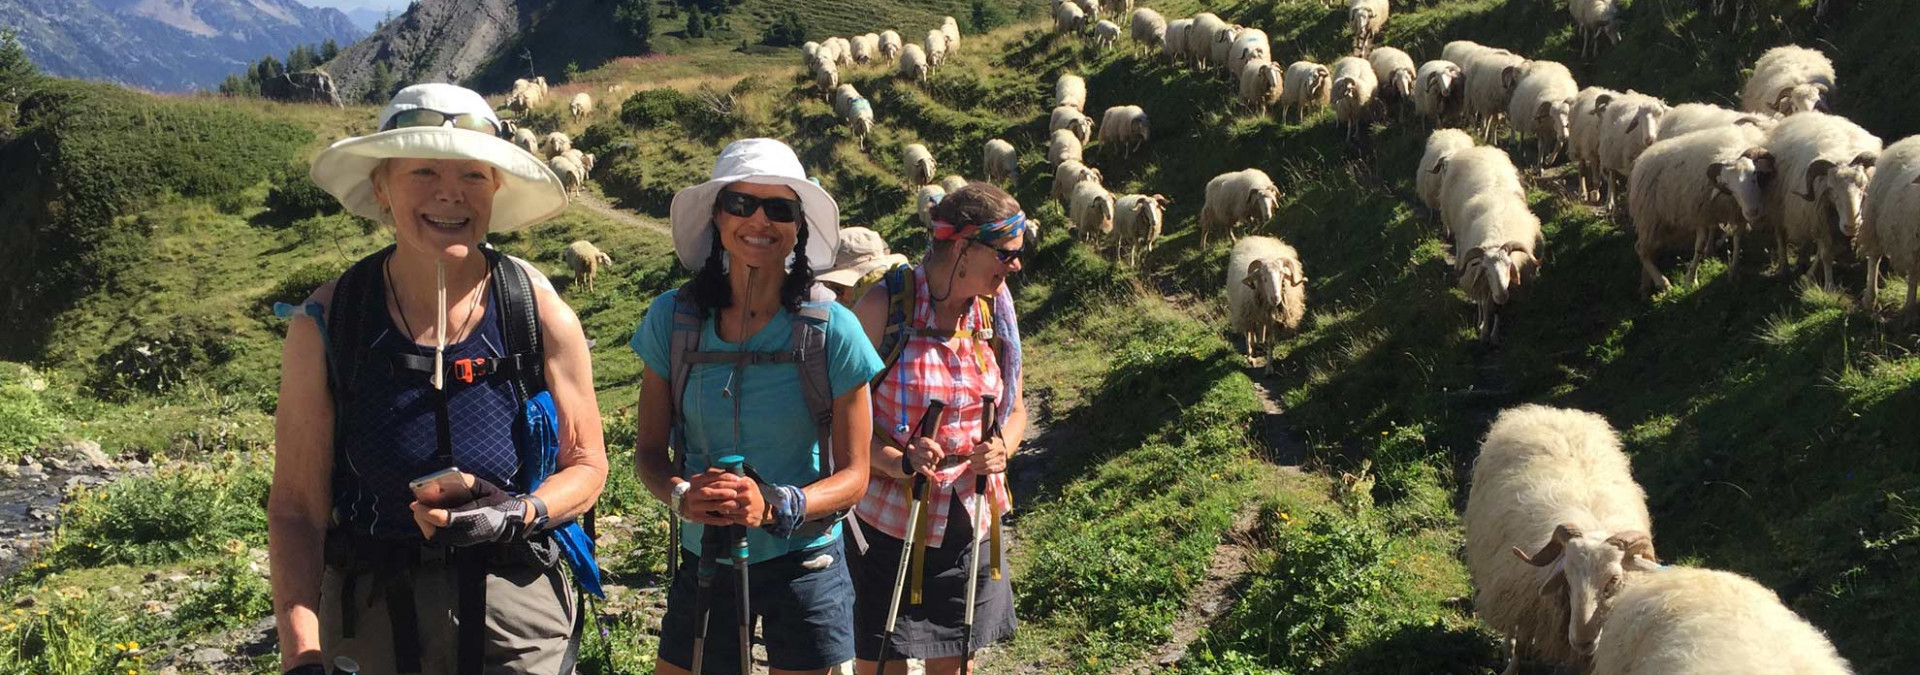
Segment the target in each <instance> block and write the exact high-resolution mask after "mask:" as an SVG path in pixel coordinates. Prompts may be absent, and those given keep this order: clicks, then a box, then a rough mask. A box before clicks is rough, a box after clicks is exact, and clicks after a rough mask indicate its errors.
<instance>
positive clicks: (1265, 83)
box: [1260, 62, 1281, 91]
mask: <svg viewBox="0 0 1920 675" xmlns="http://www.w3.org/2000/svg"><path fill="white" fill-rule="evenodd" d="M1280 81H1281V76H1280V65H1279V64H1276V63H1273V62H1267V63H1264V64H1261V66H1260V88H1261V89H1264V90H1267V91H1279V90H1280Z"/></svg>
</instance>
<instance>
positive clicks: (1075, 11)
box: [1053, 2, 1087, 35]
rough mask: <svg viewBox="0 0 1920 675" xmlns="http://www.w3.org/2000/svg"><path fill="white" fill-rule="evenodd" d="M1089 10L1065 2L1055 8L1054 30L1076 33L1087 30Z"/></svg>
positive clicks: (1070, 33) (1068, 33) (1069, 33)
mask: <svg viewBox="0 0 1920 675" xmlns="http://www.w3.org/2000/svg"><path fill="white" fill-rule="evenodd" d="M1086 25H1087V11H1086V10H1084V9H1081V8H1080V6H1079V5H1076V4H1073V3H1070V2H1069V3H1065V4H1061V5H1057V6H1055V7H1054V8H1053V30H1054V32H1056V33H1063V34H1067V35H1075V34H1079V33H1080V32H1082V31H1084V30H1086Z"/></svg>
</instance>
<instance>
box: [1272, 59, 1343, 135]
mask: <svg viewBox="0 0 1920 675" xmlns="http://www.w3.org/2000/svg"><path fill="white" fill-rule="evenodd" d="M1328 74H1329V73H1328V71H1327V67H1326V66H1323V65H1320V64H1318V63H1314V62H1312V61H1295V62H1293V64H1292V65H1289V66H1287V73H1286V81H1285V82H1284V83H1282V84H1281V86H1280V123H1282V124H1285V123H1286V121H1287V113H1288V112H1289V111H1293V110H1299V111H1300V113H1299V117H1298V119H1299V121H1300V122H1303V123H1304V122H1306V121H1307V115H1308V114H1309V113H1312V112H1314V111H1317V110H1319V109H1320V108H1322V107H1324V106H1326V105H1327V104H1328V103H1331V102H1332V101H1333V88H1332V86H1331V85H1332V83H1333V82H1332V79H1333V78H1331V77H1328Z"/></svg>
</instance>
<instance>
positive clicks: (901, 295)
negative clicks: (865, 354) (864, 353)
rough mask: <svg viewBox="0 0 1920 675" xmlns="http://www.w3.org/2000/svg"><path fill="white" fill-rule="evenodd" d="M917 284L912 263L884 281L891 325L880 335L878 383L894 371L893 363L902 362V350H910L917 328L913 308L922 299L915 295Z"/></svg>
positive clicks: (892, 271) (874, 377)
mask: <svg viewBox="0 0 1920 675" xmlns="http://www.w3.org/2000/svg"><path fill="white" fill-rule="evenodd" d="M916 286H917V284H915V283H914V279H913V267H912V266H911V265H900V266H897V267H894V268H893V269H891V270H888V271H887V275H886V276H885V277H882V278H881V280H880V287H881V290H884V291H886V293H887V327H886V328H885V329H884V330H882V332H881V334H880V350H879V352H880V363H881V366H880V372H878V373H874V375H873V381H874V382H880V381H881V380H885V379H887V373H890V372H893V365H894V364H895V363H898V362H899V361H900V353H901V352H902V351H905V350H906V346H907V338H908V337H911V336H910V335H909V333H911V332H912V331H913V329H912V326H911V325H910V324H911V322H912V320H913V310H914V309H915V307H916V303H917V302H918V300H919V299H918V298H916V297H915V296H914V294H915V292H916V291H917V290H918V289H917V288H916Z"/></svg>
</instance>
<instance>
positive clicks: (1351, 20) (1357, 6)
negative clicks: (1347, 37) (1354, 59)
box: [1347, 0, 1391, 56]
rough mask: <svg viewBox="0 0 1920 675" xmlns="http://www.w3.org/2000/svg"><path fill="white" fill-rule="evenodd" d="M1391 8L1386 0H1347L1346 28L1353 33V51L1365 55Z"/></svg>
mask: <svg viewBox="0 0 1920 675" xmlns="http://www.w3.org/2000/svg"><path fill="white" fill-rule="evenodd" d="M1389 13H1391V9H1390V8H1389V6H1388V4H1387V0H1347V30H1348V31H1349V32H1351V33H1352V34H1353V53H1355V54H1359V55H1361V56H1366V55H1367V52H1368V51H1371V50H1372V49H1373V41H1374V40H1376V39H1378V38H1379V37H1380V29H1381V28H1382V27H1384V26H1386V25H1387V15H1388V14H1389Z"/></svg>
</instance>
